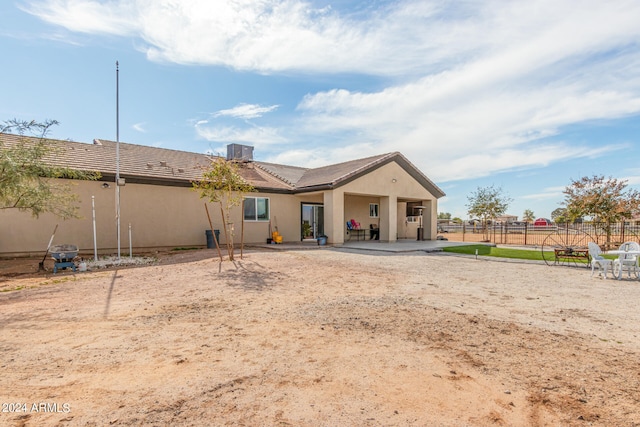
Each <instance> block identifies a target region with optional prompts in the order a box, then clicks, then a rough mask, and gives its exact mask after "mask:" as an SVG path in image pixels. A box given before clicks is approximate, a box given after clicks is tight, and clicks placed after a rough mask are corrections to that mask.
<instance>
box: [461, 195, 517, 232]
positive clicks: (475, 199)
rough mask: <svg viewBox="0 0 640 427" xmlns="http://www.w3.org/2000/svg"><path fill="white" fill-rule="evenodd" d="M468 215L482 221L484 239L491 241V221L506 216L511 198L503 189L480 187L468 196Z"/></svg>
mask: <svg viewBox="0 0 640 427" xmlns="http://www.w3.org/2000/svg"><path fill="white" fill-rule="evenodd" d="M467 199H468V201H469V203H468V204H467V208H468V211H467V212H468V214H469V217H471V218H479V219H480V220H481V221H482V230H483V232H484V239H485V240H489V229H488V228H487V224H488V222H489V220H491V219H494V218H496V217H499V216H500V215H504V213H505V212H506V211H507V208H508V207H509V203H510V202H511V198H509V197H508V196H506V195H505V194H504V193H503V191H502V188H496V187H494V186H493V185H491V186H489V187H478V188H477V189H476V191H474V192H473V193H471V195H469V196H467Z"/></svg>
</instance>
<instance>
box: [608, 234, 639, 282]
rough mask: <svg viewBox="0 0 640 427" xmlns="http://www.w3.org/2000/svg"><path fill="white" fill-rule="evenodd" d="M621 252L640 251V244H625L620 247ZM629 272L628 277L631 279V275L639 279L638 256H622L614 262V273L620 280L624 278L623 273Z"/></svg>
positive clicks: (635, 254) (633, 254) (634, 254)
mask: <svg viewBox="0 0 640 427" xmlns="http://www.w3.org/2000/svg"><path fill="white" fill-rule="evenodd" d="M619 250H621V251H640V244H638V243H637V242H624V243H623V244H622V245H620V248H619ZM625 270H627V277H629V278H631V273H632V272H633V274H634V275H635V276H636V277H638V254H637V252H636V253H632V254H620V255H619V256H618V259H615V260H614V261H613V273H614V275H616V276H618V278H621V277H622V273H623V272H624V271H625Z"/></svg>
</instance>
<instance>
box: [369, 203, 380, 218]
mask: <svg viewBox="0 0 640 427" xmlns="http://www.w3.org/2000/svg"><path fill="white" fill-rule="evenodd" d="M374 206H375V212H373V211H374V209H372V208H373V207H374ZM372 212H373V213H375V215H371V213H372ZM369 218H380V204H379V203H369Z"/></svg>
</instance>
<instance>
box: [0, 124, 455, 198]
mask: <svg viewBox="0 0 640 427" xmlns="http://www.w3.org/2000/svg"><path fill="white" fill-rule="evenodd" d="M34 139H35V138H30V137H21V136H18V135H12V134H3V133H0V144H2V145H14V144H17V143H19V142H20V141H21V140H24V141H29V140H34ZM48 141H49V142H50V143H52V144H56V145H57V146H58V147H59V149H58V151H57V152H56V154H57V155H56V156H53V157H50V158H48V159H47V161H49V162H51V164H55V165H59V166H66V167H70V168H74V169H79V170H86V171H98V172H100V173H101V174H102V175H103V178H102V179H103V180H109V179H112V178H113V177H114V176H115V174H116V147H117V145H118V143H116V142H114V141H109V140H102V139H96V140H94V143H93V144H87V143H82V142H73V141H61V140H50V139H49V140H48ZM119 145H120V147H119V157H120V162H119V163H120V171H119V172H120V176H121V177H123V178H125V180H127V182H131V183H158V184H163V185H178V186H190V185H191V182H192V181H194V180H198V179H200V177H201V176H202V175H201V170H202V168H203V167H206V166H207V165H208V163H209V162H210V160H211V156H210V155H207V154H201V153H192V152H188V151H179V150H171V149H166V148H157V147H149V146H144V145H136V144H129V143H123V142H120V143H119ZM0 148H1V146H0ZM392 161H395V162H397V163H398V164H399V165H400V166H401V167H402V168H404V169H405V170H406V171H407V172H408V173H409V174H410V175H411V176H413V177H414V178H415V179H416V180H417V181H418V182H420V183H421V184H422V185H423V186H424V187H425V188H427V189H428V190H429V191H430V192H431V193H432V194H433V195H435V196H436V197H442V196H444V192H443V191H442V190H441V189H440V188H438V186H437V185H435V184H434V183H433V182H432V181H431V180H430V179H429V178H427V177H426V176H425V175H424V174H423V173H422V172H420V171H419V170H418V169H417V168H416V167H415V166H414V165H413V164H411V162H409V160H407V159H406V158H405V157H404V156H403V155H402V154H400V153H398V152H394V153H387V154H382V155H378V156H371V157H366V158H363V159H356V160H351V161H347V162H342V163H337V164H333V165H328V166H323V167H319V168H302V167H296V166H288V165H279V164H274V163H267V162H259V161H255V162H249V163H241V164H240V165H241V168H240V173H241V174H242V176H243V177H244V178H245V179H246V180H247V181H248V182H249V183H250V184H251V185H253V186H254V187H255V188H256V189H258V190H266V191H277V192H292V193H295V192H305V191H311V190H318V189H329V188H334V187H337V186H340V185H343V184H345V183H347V182H349V181H351V180H353V179H356V178H358V177H360V176H362V175H364V174H366V173H369V172H371V171H373V170H375V169H377V168H378V167H380V166H382V165H384V164H387V163H389V162H392Z"/></svg>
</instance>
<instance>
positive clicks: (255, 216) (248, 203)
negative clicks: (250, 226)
mask: <svg viewBox="0 0 640 427" xmlns="http://www.w3.org/2000/svg"><path fill="white" fill-rule="evenodd" d="M244 220H245V221H269V199H268V198H267V197H245V198H244Z"/></svg>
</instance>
